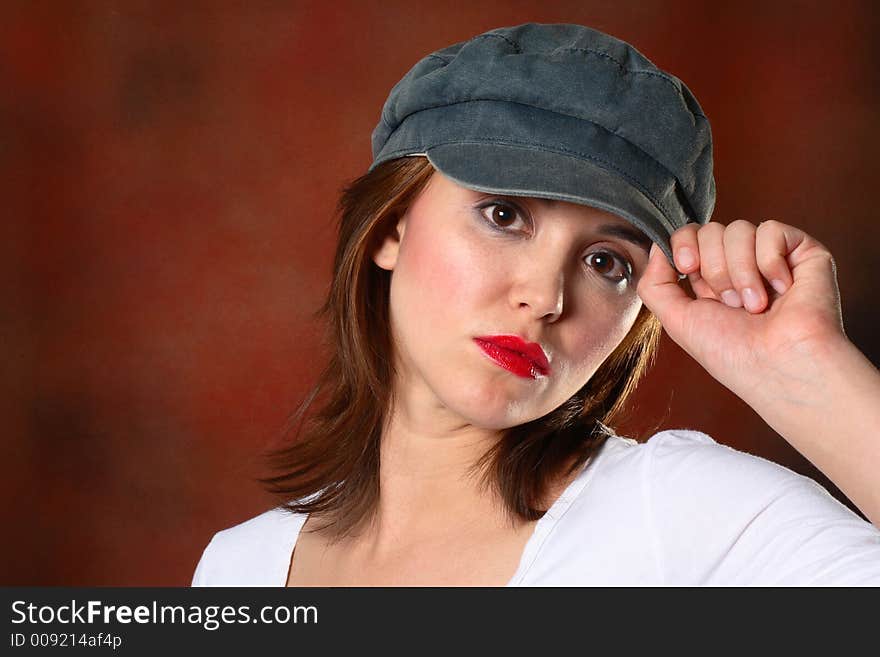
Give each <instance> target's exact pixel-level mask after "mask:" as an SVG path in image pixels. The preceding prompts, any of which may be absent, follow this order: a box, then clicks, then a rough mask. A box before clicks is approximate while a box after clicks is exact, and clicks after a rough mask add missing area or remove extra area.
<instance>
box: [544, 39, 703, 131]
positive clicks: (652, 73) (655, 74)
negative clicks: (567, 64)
mask: <svg viewBox="0 0 880 657" xmlns="http://www.w3.org/2000/svg"><path fill="white" fill-rule="evenodd" d="M556 52H584V53H590V54H592V55H596V56H598V57H604V58H606V59H609V60H611V61H612V62H614V63H615V64H617V67H618V68H619V69H620V70H621V71H623V72H624V73H631V74H633V75H649V76H651V77H655V78H660V79H661V80H663V81H664V82H666V83H667V84H671V85H672V88H673V89H675V91H676V93H677V94H678V95H679V96H681V97H683V96H684V95H683V94H682V91H681V87H680V86H679V85H678V84H676V82H675V80H673V79H672V78H671V77H669V75H667V74H665V73H663V72H662V71H641V70H638V69H633V68H627V67H626V66H625V65H624V64H623V62H621V61H620V60H618V59H617V58H616V57H614V56H612V55H609V54H608V53H607V52H603V51H601V50H595V49H593V48H574V47H571V48H561V49H559V50H557V51H556ZM691 113H692V114H693V115H694V116H700V117H702V118H704V119H705V118H707V117H706V115H705V114H701V113H699V112H691Z"/></svg>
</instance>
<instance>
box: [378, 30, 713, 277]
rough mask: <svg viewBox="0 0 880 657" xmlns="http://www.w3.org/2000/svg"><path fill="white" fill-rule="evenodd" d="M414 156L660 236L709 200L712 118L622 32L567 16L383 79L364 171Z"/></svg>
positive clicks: (460, 47) (699, 215) (663, 240)
mask: <svg viewBox="0 0 880 657" xmlns="http://www.w3.org/2000/svg"><path fill="white" fill-rule="evenodd" d="M406 155H425V156H427V158H428V159H429V160H430V162H431V164H432V165H433V166H434V167H435V168H436V169H437V170H439V171H440V172H441V173H442V174H443V175H445V176H447V177H448V178H450V179H452V180H454V181H456V182H457V183H458V184H460V185H462V186H464V187H467V188H469V189H475V190H479V191H487V192H494V193H498V194H509V195H514V196H535V197H540V198H550V199H558V200H563V201H571V202H574V203H580V204H582V205H588V206H592V207H597V208H600V209H603V210H607V211H609V212H612V213H614V214H616V215H619V216H621V217H623V218H624V219H627V220H629V221H631V222H632V223H633V224H635V225H636V226H637V227H638V228H640V229H641V230H642V231H643V232H644V233H645V234H647V235H648V236H649V237H650V238H651V239H652V240H654V241H655V242H657V244H658V245H659V246H660V247H661V248H662V249H663V251H664V252H665V253H666V255H667V257H669V258H670V260H671V259H672V257H671V256H672V254H671V249H670V246H669V236H670V235H671V234H672V232H673V231H675V230H676V229H678V228H680V227H681V226H683V225H684V224H686V223H687V222H696V223H700V224H704V223H706V222H707V221H709V218H710V216H711V215H712V209H713V207H714V205H715V179H714V178H713V176H712V134H711V131H710V129H709V121H708V119H707V118H706V116H705V115H704V114H703V111H702V109H700V105H699V104H698V103H697V100H696V98H694V96H693V94H691V92H690V90H688V88H687V87H686V86H685V85H684V83H683V82H682V81H681V80H679V79H678V78H676V77H675V76H673V75H670V74H669V73H666V72H664V71H661V70H660V69H658V68H657V67H656V66H654V64H652V63H651V62H650V61H649V60H648V59H647V58H646V57H645V56H644V55H642V54H641V53H639V52H638V51H637V50H636V49H635V48H633V47H632V46H631V45H629V44H628V43H625V42H623V41H620V40H619V39H615V38H613V37H610V36H608V35H606V34H603V33H602V32H598V31H596V30H593V29H590V28H587V27H583V26H581V25H567V24H557V25H548V24H539V23H527V24H525V25H517V26H515V27H502V28H498V29H495V30H491V31H489V32H486V33H485V34H481V35H479V36H476V37H474V38H472V39H470V40H468V41H465V42H462V43H457V44H455V45H452V46H449V47H447V48H443V49H442V50H438V51H436V52H434V53H431V54H430V55H427V56H426V57H424V58H423V59H422V60H421V61H419V62H418V63H417V64H416V65H415V66H414V67H413V68H412V69H410V71H409V72H408V73H407V74H406V75H405V76H404V77H403V79H401V80H400V81H399V82H398V83H397V84H396V85H395V86H394V88H393V89H392V90H391V93H390V95H389V96H388V99H387V100H386V101H385V106H384V107H383V108H382V118H381V120H380V121H379V125H378V126H376V129H375V130H374V131H373V164H372V165H371V167H370V169H373V168H374V167H375V166H377V165H378V164H380V163H382V162H385V161H387V160H391V159H394V158H397V157H402V156H406Z"/></svg>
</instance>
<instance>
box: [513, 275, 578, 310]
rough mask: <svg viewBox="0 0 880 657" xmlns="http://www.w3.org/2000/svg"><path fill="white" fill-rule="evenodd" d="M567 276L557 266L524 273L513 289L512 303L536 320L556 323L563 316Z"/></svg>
mask: <svg viewBox="0 0 880 657" xmlns="http://www.w3.org/2000/svg"><path fill="white" fill-rule="evenodd" d="M564 296H565V274H564V272H563V271H562V269H561V268H559V267H556V266H544V267H542V268H537V267H536V268H534V269H531V270H530V271H529V272H528V273H524V275H523V277H522V279H521V280H520V281H519V282H518V283H517V284H516V285H514V286H513V288H512V289H511V301H512V302H513V305H515V306H516V307H517V308H521V309H524V310H527V311H528V312H529V313H530V314H531V316H532V317H533V318H534V319H540V320H544V321H548V322H555V321H556V320H557V319H559V317H560V316H561V315H562V307H563V299H564Z"/></svg>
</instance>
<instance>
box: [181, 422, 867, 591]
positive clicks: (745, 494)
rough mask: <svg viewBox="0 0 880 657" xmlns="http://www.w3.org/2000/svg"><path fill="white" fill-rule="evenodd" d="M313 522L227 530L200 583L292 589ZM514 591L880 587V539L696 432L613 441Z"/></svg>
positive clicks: (583, 476) (798, 481) (552, 515)
mask: <svg viewBox="0 0 880 657" xmlns="http://www.w3.org/2000/svg"><path fill="white" fill-rule="evenodd" d="M305 520H306V516H304V515H301V514H292V513H289V512H288V511H285V510H283V509H273V510H271V511H267V512H266V513H263V514H261V515H259V516H256V517H255V518H252V519H251V520H248V521H247V522H244V523H242V524H240V525H236V526H235V527H232V528H230V529H226V530H224V531H221V532H218V533H217V534H216V535H215V536H214V538H213V539H212V540H211V542H210V543H209V544H208V546H207V547H206V548H205V551H204V553H203V555H202V558H201V561H200V562H199V564H198V566H197V568H196V571H195V575H194V577H193V585H194V586H284V585H285V584H286V582H287V573H288V568H289V566H290V559H291V554H292V552H293V548H294V546H295V545H296V540H297V536H298V534H299V531H300V529H301V528H302V526H303V524H304V523H305ZM507 585H508V586H590V585H609V586H615V585H618V586H619V585H624V586H629V585H633V586H645V585H647V586H658V585H682V586H686V585H709V586H712V585H720V586H723V585H874V586H876V585H880V530H878V529H877V528H876V527H874V526H873V525H871V524H870V523H867V522H865V521H864V520H863V519H861V518H860V517H859V516H857V515H856V514H855V513H853V512H852V511H850V510H849V509H848V508H847V507H846V506H844V505H843V504H841V503H840V502H838V501H837V500H835V499H834V498H833V497H832V496H831V495H830V494H829V493H828V492H827V491H826V490H825V489H824V488H822V487H821V486H820V485H819V484H817V483H816V482H814V481H813V480H812V479H809V478H807V477H803V476H801V475H798V474H796V473H794V472H792V471H791V470H789V469H787V468H785V467H783V466H781V465H778V464H776V463H772V462H771V461H767V460H765V459H762V458H759V457H756V456H752V455H750V454H746V453H744V452H740V451H737V450H735V449H732V448H730V447H727V446H725V445H720V444H718V443H716V442H715V441H714V440H712V439H711V438H710V437H709V436H707V435H705V434H703V433H700V432H698V431H687V430H673V431H663V432H660V433H658V434H656V435H654V436H652V437H651V439H650V440H648V441H647V442H645V443H637V442H635V441H634V440H630V439H627V438H621V437H619V436H612V437H609V438H608V440H607V441H606V443H605V444H604V445H603V446H602V448H601V449H600V451H599V452H598V453H597V455H596V456H594V458H593V459H592V461H590V462H588V463H587V465H586V466H585V467H584V469H583V470H582V471H581V473H580V474H579V475H578V476H577V478H576V479H575V480H574V481H572V483H571V484H569V485H568V487H567V488H566V489H565V491H564V492H563V493H562V495H561V496H560V497H559V498H558V499H557V500H556V502H555V503H554V504H553V505H552V506H551V507H550V509H549V510H548V511H547V513H546V514H545V515H544V516H543V517H542V518H541V519H540V520H539V521H538V522H537V524H536V526H535V529H534V533H533V534H532V536H531V538H530V539H529V541H528V543H527V544H526V546H525V549H524V551H523V554H522V557H521V558H520V562H519V568H518V569H517V571H516V573H515V574H514V575H513V577H512V578H511V580H510V581H509V582H508V584H507Z"/></svg>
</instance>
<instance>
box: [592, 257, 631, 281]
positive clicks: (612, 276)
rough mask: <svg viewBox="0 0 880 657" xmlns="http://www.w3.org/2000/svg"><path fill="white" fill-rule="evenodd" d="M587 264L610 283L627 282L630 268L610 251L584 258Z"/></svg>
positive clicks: (627, 263) (626, 262) (625, 261)
mask: <svg viewBox="0 0 880 657" xmlns="http://www.w3.org/2000/svg"><path fill="white" fill-rule="evenodd" d="M585 260H586V262H587V264H588V265H589V266H590V267H592V268H593V269H595V270H596V271H597V272H598V273H599V274H601V275H602V276H604V277H606V278H607V279H609V280H610V281H612V282H615V283H619V282H620V281H622V280H625V279H626V280H628V279H629V277H630V276H631V275H632V266H631V265H630V264H629V262H628V261H627V260H624V259H623V258H621V257H620V256H618V255H616V254H614V253H611V252H610V251H595V252H593V253H591V254H589V255H588V256H587V257H586V258H585Z"/></svg>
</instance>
